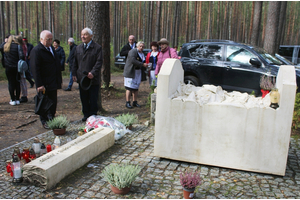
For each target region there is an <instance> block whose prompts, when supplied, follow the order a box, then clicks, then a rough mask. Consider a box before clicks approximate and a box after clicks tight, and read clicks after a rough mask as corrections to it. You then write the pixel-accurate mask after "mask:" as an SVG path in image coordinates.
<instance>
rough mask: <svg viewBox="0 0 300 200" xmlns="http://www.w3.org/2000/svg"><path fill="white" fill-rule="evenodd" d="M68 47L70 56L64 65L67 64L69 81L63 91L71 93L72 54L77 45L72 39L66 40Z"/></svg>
mask: <svg viewBox="0 0 300 200" xmlns="http://www.w3.org/2000/svg"><path fill="white" fill-rule="evenodd" d="M68 45H69V46H70V54H69V57H68V59H67V62H66V65H68V64H69V70H70V81H69V85H68V87H67V88H66V89H64V90H65V91H71V89H72V85H73V75H72V67H73V63H74V53H75V49H76V47H77V45H76V44H75V40H74V39H73V38H69V39H68Z"/></svg>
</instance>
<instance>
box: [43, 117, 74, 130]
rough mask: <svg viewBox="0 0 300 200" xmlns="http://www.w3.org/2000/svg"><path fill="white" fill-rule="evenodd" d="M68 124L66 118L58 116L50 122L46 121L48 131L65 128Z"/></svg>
mask: <svg viewBox="0 0 300 200" xmlns="http://www.w3.org/2000/svg"><path fill="white" fill-rule="evenodd" d="M69 124H70V121H69V120H68V119H67V117H66V116H63V115H59V116H57V117H54V118H53V119H52V120H49V121H47V125H48V126H49V128H50V129H63V128H67V127H68V126H69Z"/></svg>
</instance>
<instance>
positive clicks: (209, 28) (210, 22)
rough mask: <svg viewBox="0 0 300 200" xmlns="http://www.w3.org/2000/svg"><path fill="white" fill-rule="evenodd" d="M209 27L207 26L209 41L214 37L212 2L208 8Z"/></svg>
mask: <svg viewBox="0 0 300 200" xmlns="http://www.w3.org/2000/svg"><path fill="white" fill-rule="evenodd" d="M207 21H208V25H207V30H208V31H207V39H211V37H212V31H211V30H212V28H211V24H212V2H211V1H210V2H209V6H208V20H207Z"/></svg>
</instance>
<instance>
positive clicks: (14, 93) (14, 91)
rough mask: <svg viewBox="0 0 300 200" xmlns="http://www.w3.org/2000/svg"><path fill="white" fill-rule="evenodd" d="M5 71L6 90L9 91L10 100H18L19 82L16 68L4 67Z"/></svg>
mask: <svg viewBox="0 0 300 200" xmlns="http://www.w3.org/2000/svg"><path fill="white" fill-rule="evenodd" d="M5 73H6V77H7V80H8V91H9V95H10V99H11V100H12V101H15V100H20V92H21V87H20V82H19V81H18V80H19V79H20V75H19V73H18V68H17V67H6V68H5ZM18 76H19V77H18ZM17 78H18V80H17Z"/></svg>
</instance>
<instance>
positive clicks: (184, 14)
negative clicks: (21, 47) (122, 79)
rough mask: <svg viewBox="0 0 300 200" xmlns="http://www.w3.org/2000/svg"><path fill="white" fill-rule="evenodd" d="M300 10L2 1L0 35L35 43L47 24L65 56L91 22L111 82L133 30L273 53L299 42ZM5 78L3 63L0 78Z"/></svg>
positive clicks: (279, 5)
mask: <svg viewBox="0 0 300 200" xmlns="http://www.w3.org/2000/svg"><path fill="white" fill-rule="evenodd" d="M299 11H300V2H299V1H268V2H267V1H252V2H251V1H109V2H108V1H96V2H95V1H94V2H92V1H0V40H1V41H4V38H5V36H6V35H7V34H9V33H10V34H22V35H23V36H24V37H27V39H28V41H29V43H32V44H33V45H36V44H37V43H38V41H39V34H40V32H41V31H42V30H45V29H47V30H50V31H51V32H52V33H53V35H54V38H55V39H59V40H60V41H61V46H62V47H63V48H64V50H65V52H66V57H67V56H68V54H69V47H68V46H67V40H68V38H69V37H73V38H74V39H75V41H76V43H77V44H80V43H81V40H80V31H81V30H82V29H83V28H85V27H90V28H91V29H92V30H93V31H94V40H95V41H96V42H97V43H99V44H102V46H103V53H104V64H103V66H104V67H103V79H104V81H105V82H106V83H109V81H110V73H111V70H114V66H113V65H114V57H115V56H116V55H117V54H118V53H119V52H120V49H121V48H122V46H123V45H124V44H126V43H127V39H128V36H129V35H131V34H133V35H135V36H136V40H137V41H139V40H143V41H145V44H146V48H150V42H151V41H158V40H160V38H162V37H165V38H167V39H168V40H169V41H170V46H171V47H174V46H178V47H179V46H180V45H182V44H183V43H185V42H189V41H191V40H194V39H223V40H233V41H236V42H242V43H248V44H252V45H256V46H259V47H263V48H265V49H266V50H267V51H268V52H270V53H271V54H274V53H275V52H277V51H278V47H279V45H281V44H299V37H300V18H299ZM64 75H66V76H67V75H68V70H66V71H65V72H64ZM5 78H6V77H5V75H4V70H3V68H2V67H1V71H0V80H1V79H5Z"/></svg>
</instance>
